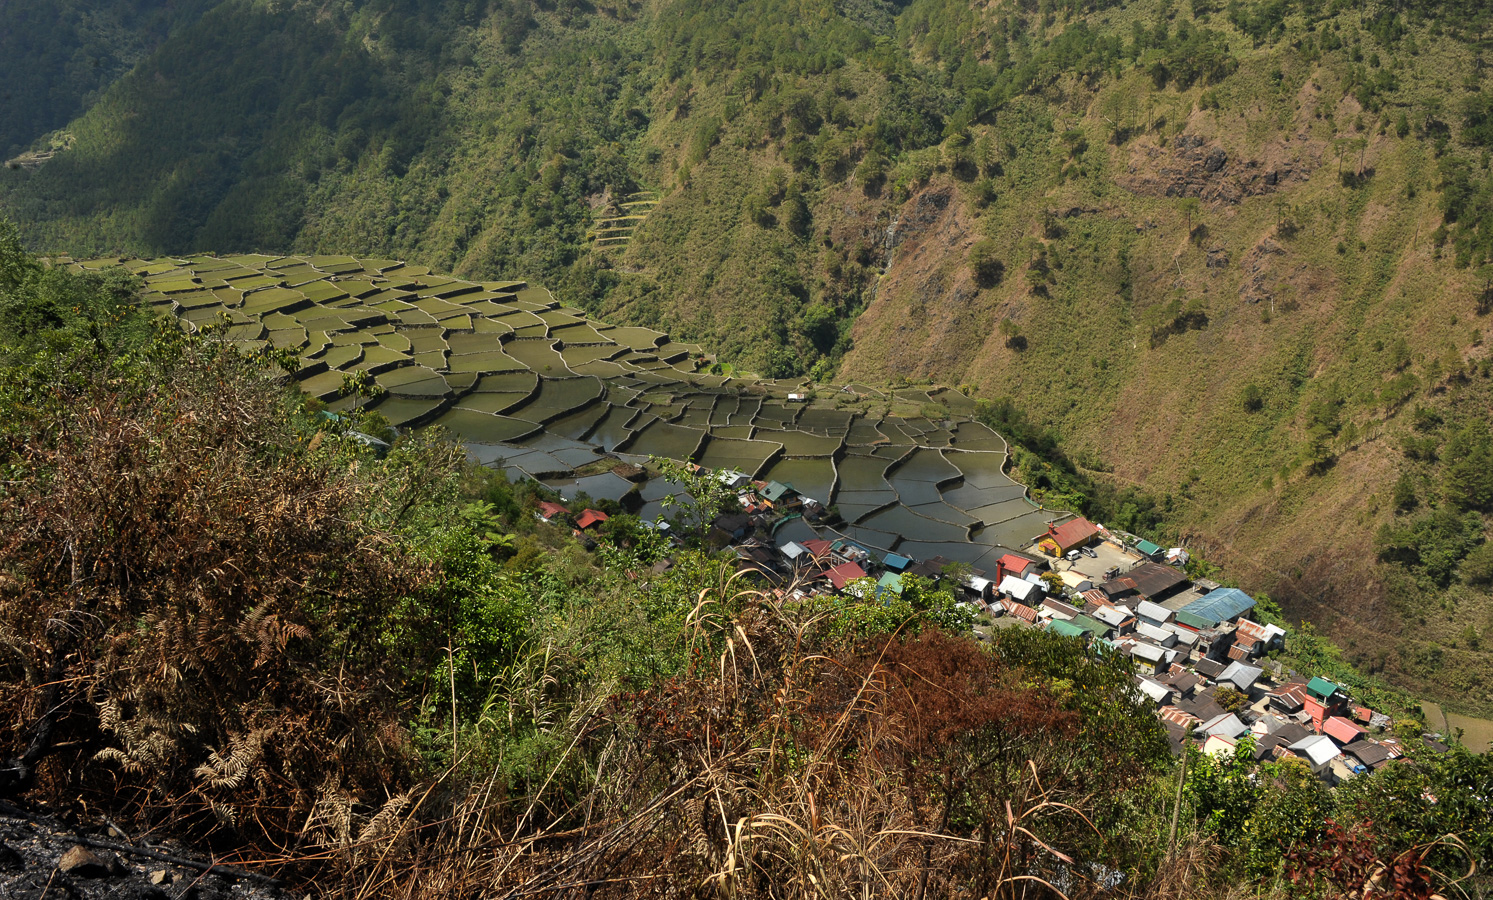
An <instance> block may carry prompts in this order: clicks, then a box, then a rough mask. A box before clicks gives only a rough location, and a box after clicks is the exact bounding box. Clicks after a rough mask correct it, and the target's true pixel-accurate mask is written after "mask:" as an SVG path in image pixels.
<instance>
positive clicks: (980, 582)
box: [734, 518, 1403, 782]
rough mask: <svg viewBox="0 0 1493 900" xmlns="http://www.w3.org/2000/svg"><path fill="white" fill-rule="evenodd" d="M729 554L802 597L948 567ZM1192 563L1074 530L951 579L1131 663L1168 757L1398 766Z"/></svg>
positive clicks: (843, 548)
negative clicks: (1196, 754) (1247, 755)
mask: <svg viewBox="0 0 1493 900" xmlns="http://www.w3.org/2000/svg"><path fill="white" fill-rule="evenodd" d="M734 546H735V549H736V553H737V556H738V558H739V559H740V561H741V564H742V565H743V566H746V567H750V568H753V569H755V570H757V571H759V572H764V573H767V574H769V576H775V577H777V578H778V579H780V580H783V581H787V580H788V578H789V577H790V576H791V577H792V580H793V584H794V585H795V586H796V589H798V590H801V591H806V592H808V593H813V592H814V591H816V590H833V591H844V592H850V593H854V594H856V595H857V596H861V597H865V596H867V595H868V593H870V594H874V595H880V594H881V593H882V592H884V591H891V592H895V593H900V592H901V590H902V579H903V577H904V576H905V575H907V574H917V575H923V576H926V577H931V578H939V577H941V576H943V575H944V574H945V569H946V568H947V567H949V566H950V560H947V559H943V558H941V557H935V558H933V559H929V560H921V561H920V560H914V559H910V558H908V557H906V556H902V555H899V554H896V553H881V552H877V551H873V550H871V549H869V548H866V547H863V546H860V545H859V544H857V543H855V542H854V541H850V540H844V539H841V540H805V541H788V542H786V543H783V544H782V545H781V546H776V547H774V546H772V545H771V544H767V543H764V542H761V541H758V540H755V539H753V538H746V539H745V540H737V542H736V543H735V544H734ZM1186 561H1187V553H1186V551H1185V550H1182V549H1180V548H1174V549H1171V550H1166V549H1163V548H1162V547H1160V546H1158V545H1156V544H1153V543H1151V542H1149V541H1145V540H1142V539H1140V538H1137V537H1135V536H1134V535H1128V534H1123V533H1120V532H1112V531H1110V530H1108V529H1105V528H1103V527H1101V526H1098V525H1095V524H1093V523H1091V522H1088V521H1087V520H1085V519H1083V518H1076V519H1072V520H1070V521H1068V522H1065V523H1063V524H1061V525H1055V526H1050V527H1049V528H1048V530H1047V531H1046V532H1044V533H1043V534H1041V535H1038V536H1036V538H1035V539H1034V540H1033V541H1032V542H1031V544H1030V545H1029V546H1027V547H1025V548H1023V549H1022V550H1021V551H1013V552H1009V553H1006V554H1005V555H1003V556H1001V557H1000V558H999V559H998V561H997V563H996V571H995V572H994V573H988V572H983V571H979V570H974V571H969V570H968V567H961V568H959V569H958V570H957V571H958V573H959V579H958V581H959V584H958V587H959V588H960V589H961V590H962V592H963V599H964V601H965V602H967V603H970V604H971V605H973V606H974V607H976V608H977V609H979V610H980V611H981V612H985V613H988V614H989V615H990V616H991V617H992V618H993V619H994V620H995V623H996V624H997V625H998V626H1004V627H1013V626H1014V627H1023V626H1025V627H1038V628H1044V629H1046V630H1048V631H1051V632H1054V633H1056V634H1061V635H1065V636H1069V637H1072V638H1075V639H1079V640H1083V641H1086V642H1088V643H1089V644H1090V645H1092V646H1095V647H1103V648H1108V649H1109V650H1112V651H1114V652H1118V653H1123V654H1125V655H1127V656H1129V657H1130V658H1131V659H1132V661H1133V663H1134V667H1135V672H1136V676H1135V679H1136V688H1137V690H1138V692H1139V694H1140V695H1141V696H1142V697H1144V698H1146V700H1147V701H1148V702H1149V703H1150V704H1151V705H1152V706H1153V707H1154V709H1155V711H1156V715H1157V717H1158V718H1159V719H1160V720H1161V723H1162V725H1163V726H1164V727H1165V728H1166V730H1167V733H1168V736H1169V737H1170V739H1171V742H1172V746H1173V749H1174V750H1175V751H1176V752H1179V753H1180V752H1181V751H1182V748H1183V747H1184V746H1185V745H1186V744H1187V743H1188V742H1193V743H1195V744H1197V745H1199V746H1200V748H1201V749H1202V750H1203V752H1205V753H1209V754H1224V753H1228V754H1232V753H1234V752H1236V750H1237V748H1238V746H1239V744H1240V743H1241V742H1243V741H1244V740H1245V739H1250V740H1251V742H1252V743H1251V747H1252V751H1251V752H1252V753H1253V754H1254V756H1255V758H1256V759H1267V758H1269V759H1283V758H1287V757H1296V758H1299V759H1301V760H1302V761H1303V762H1304V763H1305V764H1306V765H1307V766H1308V767H1310V769H1311V770H1312V771H1313V772H1314V773H1316V774H1318V775H1319V776H1321V777H1322V778H1323V779H1324V780H1327V781H1329V782H1336V781H1337V780H1341V779H1345V778H1350V777H1352V776H1353V775H1355V774H1359V773H1363V772H1366V771H1371V770H1374V769H1377V768H1379V767H1381V766H1383V765H1385V764H1386V763H1387V762H1388V761H1389V760H1391V759H1395V758H1397V757H1399V756H1401V755H1402V754H1403V750H1402V748H1401V747H1400V745H1399V743H1398V740H1397V739H1396V738H1395V737H1394V736H1393V735H1392V734H1389V733H1387V728H1388V726H1389V724H1390V722H1389V719H1388V717H1386V716H1384V715H1381V714H1379V713H1377V712H1375V711H1373V710H1371V709H1369V708H1367V707H1365V706H1362V705H1358V704H1355V703H1353V702H1352V700H1351V699H1350V697H1349V696H1348V693H1347V691H1346V690H1345V689H1344V688H1343V687H1342V686H1340V685H1336V684H1333V683H1332V682H1329V681H1327V680H1326V679H1323V678H1320V677H1310V678H1307V677H1300V676H1296V675H1294V673H1287V672H1285V671H1283V670H1282V669H1281V668H1280V667H1279V666H1278V665H1276V664H1275V663H1273V662H1272V661H1271V660H1269V659H1268V658H1267V655H1268V654H1269V652H1270V651H1271V650H1275V649H1278V648H1280V647H1281V646H1283V644H1284V641H1285V637H1286V632H1285V630H1284V629H1283V628H1281V627H1280V626H1278V625H1273V624H1268V623H1262V622H1258V621H1255V620H1254V619H1252V618H1250V616H1251V614H1252V613H1253V612H1254V610H1255V600H1254V598H1252V597H1250V596H1249V595H1248V594H1246V593H1245V592H1243V591H1241V590H1239V589H1237V588H1230V587H1223V586H1220V585H1218V584H1216V583H1214V582H1211V581H1208V580H1205V579H1190V578H1189V577H1188V576H1187V574H1186V573H1185V571H1184V569H1183V566H1184V565H1185V563H1186Z"/></svg>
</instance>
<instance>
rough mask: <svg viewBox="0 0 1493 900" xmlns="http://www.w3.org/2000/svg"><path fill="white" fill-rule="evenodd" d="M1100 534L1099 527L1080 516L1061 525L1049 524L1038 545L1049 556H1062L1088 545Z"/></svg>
mask: <svg viewBox="0 0 1493 900" xmlns="http://www.w3.org/2000/svg"><path fill="white" fill-rule="evenodd" d="M1098 536H1099V529H1098V527H1096V526H1095V525H1094V523H1093V522H1090V521H1089V520H1088V519H1085V518H1084V517H1083V516H1079V517H1078V518H1076V519H1072V520H1069V521H1067V522H1064V523H1063V524H1061V525H1048V526H1047V533H1046V534H1044V535H1042V536H1041V537H1040V538H1038V539H1037V547H1038V549H1040V550H1041V551H1042V552H1043V553H1046V554H1047V555H1048V556H1062V555H1063V554H1065V553H1067V552H1068V551H1069V550H1077V549H1078V548H1079V547H1087V546H1088V545H1089V544H1090V543H1092V542H1093V540H1094V538H1096V537H1098Z"/></svg>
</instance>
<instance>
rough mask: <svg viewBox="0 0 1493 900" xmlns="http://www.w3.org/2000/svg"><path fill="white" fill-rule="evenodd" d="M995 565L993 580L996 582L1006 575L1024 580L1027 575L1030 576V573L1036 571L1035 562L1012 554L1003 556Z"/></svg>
mask: <svg viewBox="0 0 1493 900" xmlns="http://www.w3.org/2000/svg"><path fill="white" fill-rule="evenodd" d="M995 564H996V566H997V568H996V573H997V578H996V579H995V580H996V581H997V582H999V581H1000V580H1001V577H1004V576H1006V575H1015V576H1016V577H1017V578H1025V577H1026V576H1027V575H1030V574H1031V573H1033V572H1035V571H1037V562H1036V560H1031V559H1027V558H1026V557H1025V556H1017V555H1016V554H1014V553H1007V554H1005V555H1004V556H1002V557H1001V558H1000V559H998V560H996V561H995Z"/></svg>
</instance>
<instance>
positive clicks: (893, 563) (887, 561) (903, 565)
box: [881, 553, 912, 572]
mask: <svg viewBox="0 0 1493 900" xmlns="http://www.w3.org/2000/svg"><path fill="white" fill-rule="evenodd" d="M881 564H882V565H884V566H886V567H887V568H888V569H891V570H892V571H893V572H902V571H905V570H906V569H907V567H908V566H910V565H912V560H910V559H908V558H907V557H905V556H900V555H898V554H896V553H888V554H887V555H886V556H883V557H882V558H881Z"/></svg>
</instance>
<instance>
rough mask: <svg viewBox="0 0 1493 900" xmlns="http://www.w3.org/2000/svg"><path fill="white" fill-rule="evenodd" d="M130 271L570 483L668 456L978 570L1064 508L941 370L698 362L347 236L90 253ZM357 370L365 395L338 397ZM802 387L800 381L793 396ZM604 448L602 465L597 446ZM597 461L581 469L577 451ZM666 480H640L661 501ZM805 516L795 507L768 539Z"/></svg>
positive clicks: (317, 388) (200, 319) (863, 533)
mask: <svg viewBox="0 0 1493 900" xmlns="http://www.w3.org/2000/svg"><path fill="white" fill-rule="evenodd" d="M70 264H71V265H74V266H76V267H78V268H82V269H98V268H105V267H110V266H123V267H125V268H127V269H129V270H130V271H132V272H134V273H136V274H137V275H139V276H141V277H142V278H143V279H144V281H145V293H144V299H145V301H146V302H147V303H149V304H150V305H151V306H152V307H154V308H156V309H157V310H159V311H160V312H162V313H164V314H169V315H172V316H174V317H176V318H177V320H178V321H179V322H180V323H181V326H182V327H183V328H184V329H186V330H188V331H196V330H198V329H200V328H202V327H203V326H206V325H209V324H211V323H217V322H226V331H225V332H224V339H225V340H228V341H230V342H233V343H235V344H237V345H239V346H240V347H241V348H242V349H244V350H256V349H260V348H263V347H266V346H273V347H275V348H278V349H280V350H288V351H291V352H293V353H295V354H297V355H298V356H299V358H300V368H299V370H298V371H297V372H296V373H295V377H296V378H297V380H298V382H299V386H300V388H301V389H302V390H303V391H305V392H306V393H307V394H310V395H311V396H314V397H317V398H318V399H320V400H323V401H325V402H327V404H328V407H329V409H331V410H332V411H334V412H336V411H341V410H346V409H348V408H350V407H351V406H352V405H353V404H355V403H363V404H364V405H369V404H372V405H374V406H376V408H377V409H378V411H379V412H380V413H382V414H383V415H384V416H385V417H387V418H388V419H389V421H390V422H391V423H392V424H393V425H395V426H397V427H401V428H407V427H421V426H426V425H441V426H444V427H445V428H447V429H449V430H450V431H452V432H453V433H455V434H456V435H458V436H460V438H461V439H462V441H463V442H464V443H465V445H466V447H467V450H468V453H469V454H470V455H471V457H472V458H473V459H475V460H477V461H478V462H480V463H482V464H484V465H488V466H493V467H495V468H501V469H503V470H504V471H505V472H507V473H508V474H509V476H510V477H515V478H522V477H530V478H535V479H538V480H540V481H543V482H545V483H546V484H549V485H551V486H554V487H557V488H559V489H561V490H562V491H564V492H565V493H567V494H568V495H573V494H574V493H576V492H579V491H584V492H585V493H587V494H589V495H590V496H592V497H597V498H611V499H616V500H621V499H622V498H623V497H624V496H625V495H626V494H628V493H629V492H631V491H634V490H639V488H638V486H637V485H636V484H634V483H633V482H631V481H629V480H627V479H625V478H622V477H620V476H619V475H617V474H614V473H612V472H610V471H606V465H605V461H608V460H615V461H617V462H618V463H619V464H620V463H625V462H638V461H641V460H644V459H646V458H647V457H648V456H664V457H669V458H673V459H678V460H689V461H693V462H698V463H700V464H702V465H705V466H710V467H712V468H723V469H734V470H737V471H741V472H744V473H746V474H747V475H750V476H751V477H753V478H756V479H771V480H775V481H779V482H783V483H785V484H791V485H793V487H794V488H795V489H796V490H798V491H799V492H800V493H802V494H804V495H805V496H808V497H812V498H814V499H816V500H818V501H819V502H821V503H822V504H824V505H825V506H834V507H836V508H837V509H838V511H839V513H840V516H841V518H842V519H843V521H844V523H845V524H844V525H842V526H840V527H839V528H838V529H829V528H821V529H820V532H822V533H826V534H827V533H828V532H831V531H833V532H834V533H836V534H842V535H844V536H846V537H849V538H852V539H854V540H856V541H858V542H861V543H864V544H868V545H871V546H873V547H875V548H878V549H881V550H896V551H898V552H899V553H902V554H904V555H908V556H912V557H915V558H929V557H933V556H938V555H942V556H944V557H946V558H948V559H952V560H959V561H963V562H968V563H971V564H972V565H974V566H976V567H979V568H983V569H986V570H988V571H994V568H995V567H994V558H995V556H998V555H999V553H1001V552H1004V550H1005V549H1009V548H1015V547H1018V546H1021V545H1023V544H1025V543H1027V542H1028V541H1029V540H1030V539H1031V538H1032V537H1033V536H1034V535H1036V534H1038V533H1039V532H1041V531H1042V530H1043V529H1044V528H1045V527H1046V525H1047V523H1048V522H1050V521H1053V520H1054V519H1056V518H1059V517H1060V516H1062V515H1064V514H1062V513H1059V512H1055V511H1050V510H1043V509H1041V508H1039V507H1038V506H1036V505H1035V504H1034V503H1033V502H1032V501H1031V500H1030V499H1028V497H1027V495H1026V490H1025V488H1024V487H1022V486H1021V485H1020V484H1017V483H1016V482H1014V481H1012V480H1011V479H1010V478H1009V477H1007V476H1006V474H1005V471H1004V468H1005V462H1006V453H1007V446H1006V442H1005V441H1004V440H1003V439H1002V438H1001V437H1000V435H998V434H996V433H995V432H994V431H992V430H991V429H989V428H988V427H986V426H985V425H983V424H981V423H979V422H977V421H975V420H974V419H973V418H972V415H973V412H974V402H973V401H972V400H970V399H969V398H967V397H965V396H964V395H962V394H960V393H958V392H957V391H952V390H947V389H931V390H901V389H898V390H892V389H882V388H876V387H872V386H867V385H861V384H848V385H812V384H809V383H807V382H791V383H790V382H782V381H769V380H760V379H756V378H751V377H728V376H724V375H719V374H711V373H710V371H709V370H710V369H711V368H712V363H713V360H711V359H710V358H709V356H707V355H706V354H705V352H704V351H703V350H702V349H701V348H699V347H696V346H694V345H690V344H682V343H678V342H676V341H673V340H671V339H670V338H669V336H668V335H667V334H664V333H662V332H658V331H652V330H650V329H646V328H636V327H627V328H619V327H614V326H610V325H606V324H604V323H600V322H596V321H594V320H591V319H588V318H587V317H586V316H585V314H584V312H583V311H581V310H578V309H573V308H569V307H565V306H562V305H560V304H559V303H557V302H556V301H555V300H554V298H553V297H552V296H551V295H550V294H549V292H548V291H545V290H543V289H541V288H537V287H533V286H530V285H528V284H526V283H524V282H514V281H507V282H470V281H463V280H460V279H455V278H451V277H449V276H445V275H439V274H436V273H432V272H430V271H429V270H428V269H425V268H422V267H419V266H410V265H406V264H405V263H402V262H399V261H397V260H379V259H355V258H353V257H347V256H309V257H273V256H263V255H240V256H225V257H217V256H192V257H183V258H167V259H155V260H139V259H118V258H109V259H96V260H86V261H82V262H72V263H70ZM356 371H366V372H367V373H369V375H370V376H372V378H373V380H374V381H375V382H376V383H377V384H378V385H379V386H380V387H382V388H383V389H384V393H383V395H382V396H381V397H379V398H377V399H375V400H371V401H370V400H359V399H357V398H350V397H343V396H342V387H343V378H344V376H345V375H347V374H349V373H352V372H356ZM806 396H807V399H805V397H806ZM598 464H600V465H598ZM583 469H584V470H585V471H587V472H593V473H594V472H596V471H598V470H599V471H600V474H589V475H585V476H581V475H580V474H579V473H578V470H583ZM669 492H670V487H669V486H668V485H666V484H658V483H650V484H647V485H644V486H643V487H642V488H641V489H640V490H639V493H640V496H639V498H638V499H639V500H640V501H641V502H642V504H643V505H642V509H641V514H642V515H643V516H644V517H645V518H650V519H651V518H653V517H654V516H655V515H656V514H658V513H661V512H662V511H663V507H662V504H661V500H662V498H663V496H664V495H666V494H667V493H669ZM813 536H815V532H814V531H813V529H811V528H810V526H809V525H808V524H807V523H805V522H803V520H802V519H794V520H791V521H789V522H787V523H786V524H785V525H783V526H782V527H780V528H779V530H778V533H777V535H776V537H777V539H778V541H779V542H780V543H783V542H786V541H788V540H795V539H804V538H809V537H813Z"/></svg>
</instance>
